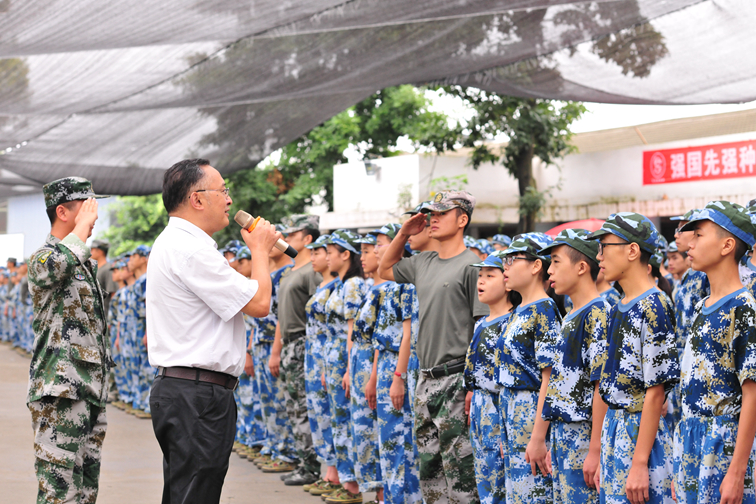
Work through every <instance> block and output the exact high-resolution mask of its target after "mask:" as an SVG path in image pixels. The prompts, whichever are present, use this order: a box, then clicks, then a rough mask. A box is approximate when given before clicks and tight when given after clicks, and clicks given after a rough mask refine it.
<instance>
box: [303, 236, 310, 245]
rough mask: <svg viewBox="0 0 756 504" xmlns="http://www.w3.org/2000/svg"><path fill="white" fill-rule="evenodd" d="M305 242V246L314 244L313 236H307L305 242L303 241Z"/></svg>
mask: <svg viewBox="0 0 756 504" xmlns="http://www.w3.org/2000/svg"><path fill="white" fill-rule="evenodd" d="M303 241H304V244H305V245H309V244H310V243H312V235H311V234H308V235H306V236H305V237H304V240H303Z"/></svg>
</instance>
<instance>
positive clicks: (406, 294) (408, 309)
mask: <svg viewBox="0 0 756 504" xmlns="http://www.w3.org/2000/svg"><path fill="white" fill-rule="evenodd" d="M415 295H416V294H415V286H414V285H402V286H400V295H399V308H400V310H401V314H402V320H408V319H412V303H413V298H414V297H415Z"/></svg>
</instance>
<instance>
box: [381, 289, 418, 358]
mask: <svg viewBox="0 0 756 504" xmlns="http://www.w3.org/2000/svg"><path fill="white" fill-rule="evenodd" d="M379 288H380V289H381V292H382V299H381V306H380V310H379V311H378V317H377V320H376V323H375V328H374V330H373V348H375V349H376V350H378V351H379V352H382V351H384V350H388V351H391V352H394V353H398V352H399V348H400V347H401V345H402V338H403V337H404V325H403V323H404V321H405V320H410V323H411V320H412V300H413V298H414V293H415V286H414V285H412V284H398V283H396V282H384V283H382V284H381V285H380V286H379ZM410 337H411V334H410Z"/></svg>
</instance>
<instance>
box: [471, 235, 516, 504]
mask: <svg viewBox="0 0 756 504" xmlns="http://www.w3.org/2000/svg"><path fill="white" fill-rule="evenodd" d="M504 257H505V255H504V252H503V251H501V250H497V251H495V252H493V253H491V254H490V255H489V256H488V257H486V260H485V261H483V262H481V263H478V264H473V266H474V267H476V268H479V270H478V300H480V302H481V303H483V304H486V305H488V308H489V310H490V312H491V313H490V315H489V316H488V317H481V318H480V319H478V322H477V323H476V324H475V333H474V334H473V337H472V341H470V346H469V348H468V349H467V357H466V359H465V373H464V376H465V388H466V389H467V391H468V392H467V398H466V401H467V402H468V404H469V418H470V443H471V444H472V447H473V455H474V456H475V481H476V483H477V485H478V495H479V496H480V501H481V502H482V503H486V504H499V503H502V504H503V503H504V502H506V474H505V471H506V461H505V459H504V454H503V453H502V450H501V444H500V441H499V440H500V438H501V417H500V416H499V412H498V410H497V406H498V404H499V390H500V389H501V387H500V386H499V384H498V383H497V381H496V375H497V373H498V356H499V349H498V345H499V338H500V337H501V335H502V333H503V332H504V330H505V329H506V327H507V323H508V322H509V318H510V316H511V315H512V311H513V310H514V309H515V308H516V307H517V305H519V304H520V300H521V296H520V295H519V294H518V293H517V292H515V291H513V290H510V289H508V288H507V282H506V280H505V279H504V262H503V259H504Z"/></svg>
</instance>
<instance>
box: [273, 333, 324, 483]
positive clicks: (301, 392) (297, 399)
mask: <svg viewBox="0 0 756 504" xmlns="http://www.w3.org/2000/svg"><path fill="white" fill-rule="evenodd" d="M304 356H305V338H299V339H297V340H295V341H291V342H289V343H287V344H285V345H284V346H283V349H282V350H281V374H280V375H279V377H280V380H281V382H282V383H283V384H284V385H285V388H284V394H285V396H286V414H287V416H288V422H289V424H290V425H291V430H292V433H293V434H294V442H295V444H296V447H297V455H298V457H299V460H300V462H301V463H302V467H304V468H305V469H306V470H308V471H310V472H311V473H314V474H320V462H318V457H317V455H316V454H315V449H314V448H313V445H312V435H311V434H310V420H309V418H307V392H306V391H305V371H304Z"/></svg>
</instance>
